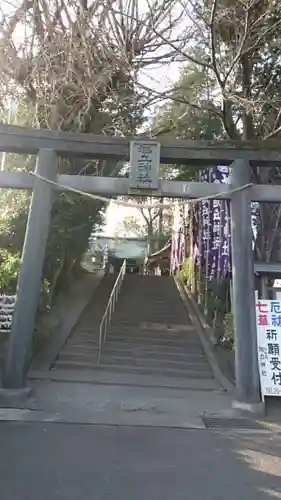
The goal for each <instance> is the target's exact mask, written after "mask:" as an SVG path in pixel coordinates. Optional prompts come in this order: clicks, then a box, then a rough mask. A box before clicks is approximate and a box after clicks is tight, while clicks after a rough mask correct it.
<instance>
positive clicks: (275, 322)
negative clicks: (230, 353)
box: [256, 299, 281, 397]
mask: <svg viewBox="0 0 281 500" xmlns="http://www.w3.org/2000/svg"><path fill="white" fill-rule="evenodd" d="M256 319H257V345H258V360H259V370H260V382H261V392H262V395H263V397H264V396H281V357H280V354H281V301H280V300H262V299H260V300H256Z"/></svg>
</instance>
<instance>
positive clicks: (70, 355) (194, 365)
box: [58, 350, 210, 371]
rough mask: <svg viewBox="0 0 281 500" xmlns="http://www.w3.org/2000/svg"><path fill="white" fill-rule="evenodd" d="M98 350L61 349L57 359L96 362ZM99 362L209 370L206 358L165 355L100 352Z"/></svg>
mask: <svg viewBox="0 0 281 500" xmlns="http://www.w3.org/2000/svg"><path fill="white" fill-rule="evenodd" d="M97 354H98V350H96V351H95V352H94V351H93V352H91V353H89V352H88V353H82V352H72V351H66V350H62V351H61V353H60V354H59V357H58V360H59V361H77V362H81V363H94V364H95V363H96V361H97ZM101 363H102V364H110V365H112V364H113V365H119V366H121V365H123V366H139V367H150V366H152V367H155V368H164V369H166V368H169V369H179V370H185V369H193V370H195V371H198V370H203V371H204V370H205V371H208V370H210V367H209V365H208V363H207V361H206V360H204V359H203V360H200V361H198V360H192V359H190V358H189V359H185V360H183V359H182V360H173V359H171V358H169V356H166V357H164V358H162V359H157V358H149V357H135V356H131V357H129V356H121V355H120V354H119V355H112V354H111V355H109V354H108V353H106V352H102V355H101Z"/></svg>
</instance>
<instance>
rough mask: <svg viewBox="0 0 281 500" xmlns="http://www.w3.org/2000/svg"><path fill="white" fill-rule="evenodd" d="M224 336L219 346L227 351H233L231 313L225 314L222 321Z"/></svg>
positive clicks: (232, 318) (233, 329)
mask: <svg viewBox="0 0 281 500" xmlns="http://www.w3.org/2000/svg"><path fill="white" fill-rule="evenodd" d="M223 327H224V335H223V338H222V340H221V344H222V345H223V346H224V347H226V348H227V349H233V347H234V342H235V328H234V315H233V314H232V313H228V314H225V316H224V320H223Z"/></svg>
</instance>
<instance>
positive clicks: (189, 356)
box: [61, 343, 206, 363]
mask: <svg viewBox="0 0 281 500" xmlns="http://www.w3.org/2000/svg"><path fill="white" fill-rule="evenodd" d="M97 351H98V345H95V346H94V347H92V346H91V347H89V346H88V347H85V346H84V345H80V346H79V345H78V346H69V345H67V344H66V345H65V347H63V349H62V351H61V352H63V353H64V354H68V353H69V354H80V353H81V354H82V355H83V354H85V355H87V354H89V355H90V356H93V355H94V354H95V353H97ZM102 354H103V355H104V356H112V357H116V356H117V357H118V356H120V357H122V358H137V359H142V358H151V359H154V360H162V359H169V360H171V361H186V362H194V363H196V362H199V363H200V362H202V361H204V360H205V359H206V358H205V356H204V353H203V351H202V352H199V353H189V352H187V351H185V352H183V351H182V350H179V351H178V350H175V351H174V350H170V349H168V350H167V349H163V348H160V350H158V349H157V351H156V350H152V349H147V348H146V347H143V346H140V347H133V348H132V347H131V348H130V347H127V346H124V345H122V346H119V345H118V344H117V345H116V346H114V347H108V345H107V344H106V343H105V344H104V346H103V348H102Z"/></svg>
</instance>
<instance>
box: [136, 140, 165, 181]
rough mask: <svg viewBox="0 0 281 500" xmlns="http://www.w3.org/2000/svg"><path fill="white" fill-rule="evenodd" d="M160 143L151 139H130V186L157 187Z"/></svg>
mask: <svg viewBox="0 0 281 500" xmlns="http://www.w3.org/2000/svg"><path fill="white" fill-rule="evenodd" d="M159 164H160V143H159V142H152V141H146V142H145V141H131V144H130V165H131V174H130V181H131V188H133V189H154V190H156V189H158V187H159Z"/></svg>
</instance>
